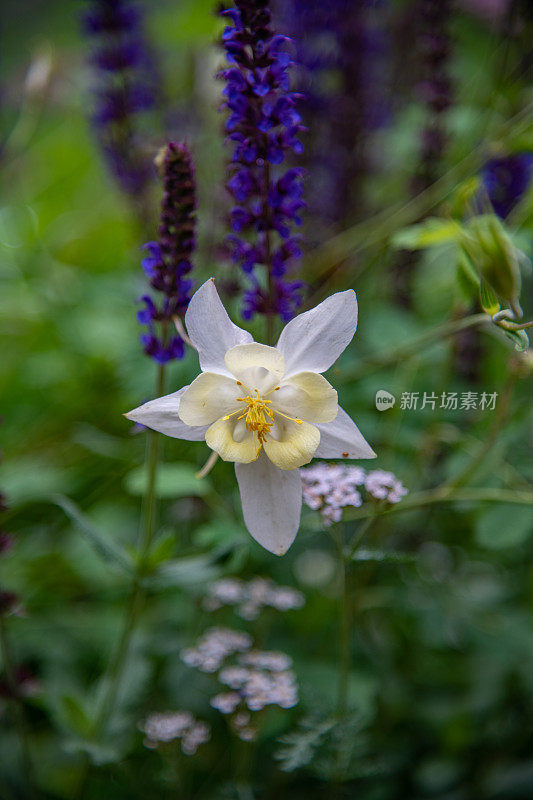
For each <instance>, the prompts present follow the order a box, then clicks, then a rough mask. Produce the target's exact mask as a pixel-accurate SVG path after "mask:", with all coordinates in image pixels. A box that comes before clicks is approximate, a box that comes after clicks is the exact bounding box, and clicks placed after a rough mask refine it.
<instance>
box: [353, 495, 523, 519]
mask: <svg viewBox="0 0 533 800" xmlns="http://www.w3.org/2000/svg"><path fill="white" fill-rule="evenodd" d="M435 503H516V504H517V505H526V506H532V505H533V492H527V491H514V490H511V489H493V488H487V489H485V488H480V489H453V488H451V487H449V486H439V487H437V488H436V489H429V490H428V491H426V492H416V493H415V494H412V495H410V496H409V497H407V498H406V499H405V500H402V501H401V502H400V503H395V504H394V505H391V506H387V507H385V508H383V509H382V510H381V511H377V512H376V511H375V509H373V508H370V509H367V508H365V507H364V506H362V507H361V508H351V509H350V508H347V509H346V510H345V512H344V518H345V520H347V521H348V520H354V519H367V518H368V517H371V516H374V515H376V516H378V517H382V516H383V517H385V516H387V517H388V516H389V515H390V514H399V513H401V512H402V511H413V510H414V509H417V508H424V507H425V506H431V505H433V504H435ZM367 505H368V504H367Z"/></svg>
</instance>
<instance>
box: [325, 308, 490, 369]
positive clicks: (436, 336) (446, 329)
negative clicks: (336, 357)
mask: <svg viewBox="0 0 533 800" xmlns="http://www.w3.org/2000/svg"><path fill="white" fill-rule="evenodd" d="M485 322H487V323H488V322H490V317H488V316H487V314H472V315H470V316H468V317H463V319H458V320H451V321H450V322H445V323H443V324H442V325H437V326H436V327H435V328H431V330H429V331H426V332H425V333H423V334H422V335H421V336H417V337H416V338H414V339H411V341H409V342H406V343H405V344H403V345H400V346H399V347H397V348H396V349H394V350H389V352H387V353H384V354H383V355H377V356H371V357H370V358H366V359H363V360H361V361H360V363H358V364H356V365H355V366H353V367H348V366H347V367H345V368H344V369H343V371H342V374H340V375H339V376H338V379H337V380H338V381H350V382H351V381H353V380H357V379H358V378H360V377H362V376H363V375H366V374H368V373H369V372H372V371H373V370H375V369H379V368H380V367H387V366H389V365H391V364H396V363H398V362H400V361H402V360H404V359H406V358H409V357H410V356H413V355H418V353H419V352H420V350H421V348H423V347H427V346H428V345H431V344H433V343H434V342H438V341H439V340H441V339H447V338H448V337H449V336H455V335H456V334H457V333H461V331H464V330H466V329H467V328H475V327H477V326H478V325H481V324H483V323H485Z"/></svg>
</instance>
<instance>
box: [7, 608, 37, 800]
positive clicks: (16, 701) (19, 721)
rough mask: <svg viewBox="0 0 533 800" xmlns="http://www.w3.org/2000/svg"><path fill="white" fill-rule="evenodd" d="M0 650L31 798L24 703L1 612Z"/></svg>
mask: <svg viewBox="0 0 533 800" xmlns="http://www.w3.org/2000/svg"><path fill="white" fill-rule="evenodd" d="M0 650H1V653H2V665H3V667H4V673H5V677H6V683H7V686H8V689H9V693H10V696H11V701H12V707H13V712H14V716H15V725H16V728H17V734H18V738H19V742H20V760H21V767H22V775H23V780H24V781H25V782H26V789H27V792H28V798H31V797H34V796H35V793H34V782H33V765H32V761H31V756H30V747H29V741H28V739H29V737H28V727H27V723H26V715H25V713H24V705H23V703H22V700H21V697H20V692H19V688H18V685H17V681H16V677H15V670H14V668H13V662H12V660H11V652H10V648H9V641H8V636H7V630H6V623H5V619H4V616H3V614H0Z"/></svg>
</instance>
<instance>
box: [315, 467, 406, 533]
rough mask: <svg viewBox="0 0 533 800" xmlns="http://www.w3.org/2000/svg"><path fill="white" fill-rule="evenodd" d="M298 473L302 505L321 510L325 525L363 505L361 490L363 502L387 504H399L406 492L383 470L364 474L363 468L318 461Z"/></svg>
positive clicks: (400, 483)
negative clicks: (300, 483) (349, 508)
mask: <svg viewBox="0 0 533 800" xmlns="http://www.w3.org/2000/svg"><path fill="white" fill-rule="evenodd" d="M300 474H301V476H302V488H303V498H304V502H305V504H306V505H307V506H309V508H312V509H313V510H314V511H320V514H321V516H322V517H323V519H324V524H325V525H327V526H330V525H332V524H333V523H334V522H339V521H340V520H341V519H342V509H343V508H346V507H347V506H352V507H354V506H355V507H358V506H360V505H362V503H363V495H362V492H363V491H365V492H366V495H367V496H366V498H365V499H367V500H383V501H385V502H386V503H399V502H400V500H401V499H402V497H404V495H406V494H407V492H408V490H407V489H406V488H405V487H404V486H403V484H402V482H401V481H399V480H398V478H396V476H395V475H394V474H393V473H392V472H385V470H382V469H375V470H371V471H370V472H366V470H364V469H363V468H362V467H353V466H350V465H347V464H331V463H329V464H328V463H325V462H318V463H317V464H313V465H312V466H310V467H305V468H303V469H301V470H300Z"/></svg>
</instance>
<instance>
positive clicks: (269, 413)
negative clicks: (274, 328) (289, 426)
mask: <svg viewBox="0 0 533 800" xmlns="http://www.w3.org/2000/svg"><path fill="white" fill-rule="evenodd" d="M236 383H237V386H242V387H243V388H244V389H246V390H247V392H248V394H247V395H246V396H245V397H237V402H239V403H245V408H244V411H243V413H242V414H240V416H238V417H237V421H239V420H240V419H244V420H245V421H246V429H247V430H249V431H253V432H255V433H256V434H257V438H258V439H259V450H258V451H257V455H259V453H260V451H261V447H262V446H263V445H264V443H265V438H266V435H267V433H270V429H271V428H272V425H273V424H274V413H273V410H272V409H271V408H269V406H271V405H272V400H267V399H266V398H267V397H268V395H269V394H272V392H277V391H278V390H279V388H280V387H279V386H275V387H274V388H273V389H271V390H270V391H269V392H267V393H266V395H265V396H264V397H261V395H260V394H259V389H250V388H249V387H248V386H246V385H245V384H244V383H243V382H242V381H237V382H236ZM240 410H241V409H239V411H240ZM239 411H234V412H233V413H232V414H226V416H225V417H222V419H224V420H228V419H231V417H234V416H235V415H236V414H239ZM276 414H279V415H280V416H281V417H285V419H290V420H291V421H292V422H296V423H297V424H298V425H301V424H302V420H301V419H297V417H289V416H288V415H287V414H284V413H283V412H282V411H278V409H276Z"/></svg>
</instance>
